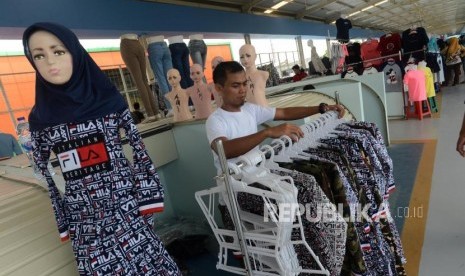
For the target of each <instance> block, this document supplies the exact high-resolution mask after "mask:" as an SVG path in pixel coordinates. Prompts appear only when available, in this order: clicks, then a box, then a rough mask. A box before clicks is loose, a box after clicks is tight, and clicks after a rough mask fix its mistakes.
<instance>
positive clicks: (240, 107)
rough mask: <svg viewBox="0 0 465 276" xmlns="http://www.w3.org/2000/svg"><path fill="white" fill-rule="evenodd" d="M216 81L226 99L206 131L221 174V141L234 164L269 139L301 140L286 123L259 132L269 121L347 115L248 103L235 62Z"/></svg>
mask: <svg viewBox="0 0 465 276" xmlns="http://www.w3.org/2000/svg"><path fill="white" fill-rule="evenodd" d="M213 81H214V83H215V89H216V91H217V92H218V94H219V95H220V96H221V97H222V99H223V104H222V106H221V107H219V108H217V109H216V110H215V111H214V112H213V113H212V114H211V115H210V116H209V117H208V119H207V122H206V124H205V127H206V130H207V138H208V142H209V143H210V146H211V148H212V150H213V156H214V159H215V160H214V163H215V166H216V168H217V170H218V173H219V174H220V173H221V167H220V164H219V160H218V156H217V154H216V141H217V140H221V141H222V143H223V147H224V152H225V155H226V158H227V159H228V161H229V162H235V161H236V160H235V158H236V157H238V156H241V155H243V154H245V153H247V152H249V151H250V150H252V149H254V148H256V147H258V145H259V144H260V143H261V142H262V141H263V140H265V139H266V138H279V137H281V136H282V135H287V136H289V137H291V138H292V139H294V140H298V139H299V138H301V137H303V132H302V130H301V129H300V127H299V126H296V125H293V124H289V123H284V124H281V125H278V126H275V127H269V128H266V129H264V130H261V131H258V129H257V126H258V124H261V123H264V122H266V121H270V120H297V119H302V118H304V117H308V116H311V115H314V114H317V113H324V112H326V111H329V110H335V111H338V112H339V117H342V116H343V115H344V112H345V110H344V108H343V107H342V106H340V105H327V104H324V103H322V104H320V105H319V106H310V107H287V108H274V107H263V106H259V105H256V104H252V103H246V102H245V98H246V93H247V84H248V83H247V78H246V74H245V71H244V68H243V67H242V66H241V65H240V64H239V63H238V62H236V61H225V62H222V63H220V64H218V66H216V68H215V70H214V71H213ZM219 201H220V202H219V204H220V205H221V206H219V207H220V211H221V213H222V218H223V222H224V224H225V228H226V229H233V227H234V225H229V226H228V225H227V224H228V222H229V223H232V221H230V219H226V218H225V216H226V217H228V216H229V214H228V213H225V211H226V209H225V207H224V205H225V203H224V201H223V199H221V198H220V200H219ZM231 227H232V228H231Z"/></svg>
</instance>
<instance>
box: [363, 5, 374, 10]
mask: <svg viewBox="0 0 465 276" xmlns="http://www.w3.org/2000/svg"><path fill="white" fill-rule="evenodd" d="M374 7H375V6H373V5H371V6H368V7H366V8H364V9H362V12H364V11H367V10H369V9H372V8H374Z"/></svg>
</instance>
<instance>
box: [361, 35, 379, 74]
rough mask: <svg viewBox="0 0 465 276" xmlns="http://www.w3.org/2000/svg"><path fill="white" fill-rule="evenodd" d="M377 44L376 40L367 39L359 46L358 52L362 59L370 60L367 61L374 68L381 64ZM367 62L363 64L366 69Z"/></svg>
mask: <svg viewBox="0 0 465 276" xmlns="http://www.w3.org/2000/svg"><path fill="white" fill-rule="evenodd" d="M378 48H379V42H378V40H376V39H373V38H371V39H368V40H367V41H365V42H363V43H362V44H361V45H360V51H361V54H362V59H363V60H364V61H365V60H370V61H368V62H369V63H371V64H372V65H373V66H375V67H379V66H380V65H381V64H382V63H383V59H382V58H380V57H381V52H380V51H379V49H378ZM372 59H374V60H372ZM368 62H364V64H363V66H364V67H366V66H367V63H368Z"/></svg>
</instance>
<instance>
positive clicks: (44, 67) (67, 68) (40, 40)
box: [28, 30, 73, 85]
mask: <svg viewBox="0 0 465 276" xmlns="http://www.w3.org/2000/svg"><path fill="white" fill-rule="evenodd" d="M28 46H29V52H30V54H31V57H32V61H33V62H34V65H35V67H36V68H37V72H39V74H40V75H41V76H42V78H44V80H46V81H47V82H49V83H51V84H55V85H60V84H65V83H67V82H68V81H69V80H70V79H71V75H72V74H73V58H72V56H71V53H70V52H69V51H68V49H66V47H65V46H64V43H63V42H62V41H61V40H60V39H58V37H56V36H55V35H54V34H52V33H50V32H47V31H42V30H39V31H36V32H35V33H33V34H32V35H31V36H30V37H29V40H28Z"/></svg>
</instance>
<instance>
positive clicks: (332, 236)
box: [237, 170, 347, 276]
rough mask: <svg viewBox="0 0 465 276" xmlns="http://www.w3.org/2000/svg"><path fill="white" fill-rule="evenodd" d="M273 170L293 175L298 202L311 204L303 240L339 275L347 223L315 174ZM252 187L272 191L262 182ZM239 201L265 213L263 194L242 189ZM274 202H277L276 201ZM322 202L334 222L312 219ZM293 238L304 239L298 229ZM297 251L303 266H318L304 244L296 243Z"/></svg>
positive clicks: (250, 209)
mask: <svg viewBox="0 0 465 276" xmlns="http://www.w3.org/2000/svg"><path fill="white" fill-rule="evenodd" d="M272 172H273V173H275V174H277V175H286V176H291V177H292V178H293V180H294V185H295V187H296V188H297V190H298V195H297V199H298V203H299V204H302V205H303V206H307V207H309V210H308V211H309V212H310V213H311V215H310V216H309V214H305V213H303V214H302V215H301V219H302V225H303V230H304V236H305V238H304V239H305V240H306V241H307V243H308V244H309V245H310V247H311V248H312V249H313V250H314V252H315V254H316V255H317V256H318V257H319V258H320V261H321V263H322V265H323V267H324V268H326V269H328V271H329V272H330V274H331V275H334V276H336V275H340V271H341V266H342V262H343V259H344V254H345V243H346V232H347V224H346V222H345V221H344V220H343V218H342V217H341V216H340V215H339V214H338V213H337V212H336V210H335V207H333V206H332V203H331V202H330V201H329V199H328V197H327V196H326V195H325V193H324V192H323V191H322V190H321V188H320V186H319V185H318V184H317V183H316V181H315V178H313V176H310V175H306V174H301V173H299V172H296V171H294V172H289V173H287V172H286V173H283V172H281V171H276V170H273V171H272ZM277 177H278V176H277ZM294 177H295V178H294ZM249 186H250V187H255V188H260V189H264V190H269V188H267V187H266V186H264V185H263V184H260V183H252V184H250V185H249ZM237 201H238V204H239V206H240V208H241V210H244V211H247V212H250V213H253V214H256V215H260V216H263V215H264V202H263V199H262V197H260V196H257V195H252V194H247V193H244V192H240V193H238V195H237ZM271 203H272V204H275V203H274V202H273V201H272V202H271ZM320 203H321V205H320V206H323V209H324V213H325V214H324V215H325V216H327V217H331V218H332V221H329V222H322V221H316V222H313V221H312V220H311V218H312V216H313V217H316V215H317V206H318V205H319V204H320ZM308 204H309V205H308ZM306 212H307V210H306ZM308 218H310V219H308ZM292 239H293V240H294V239H302V237H301V235H300V231H299V230H298V229H294V230H293V232H292ZM295 250H296V253H297V256H298V259H299V263H300V265H301V266H302V267H303V268H305V269H312V268H313V269H316V268H317V266H316V263H315V262H314V260H313V257H312V256H311V255H310V253H309V252H308V250H307V249H305V248H303V247H301V246H295Z"/></svg>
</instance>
